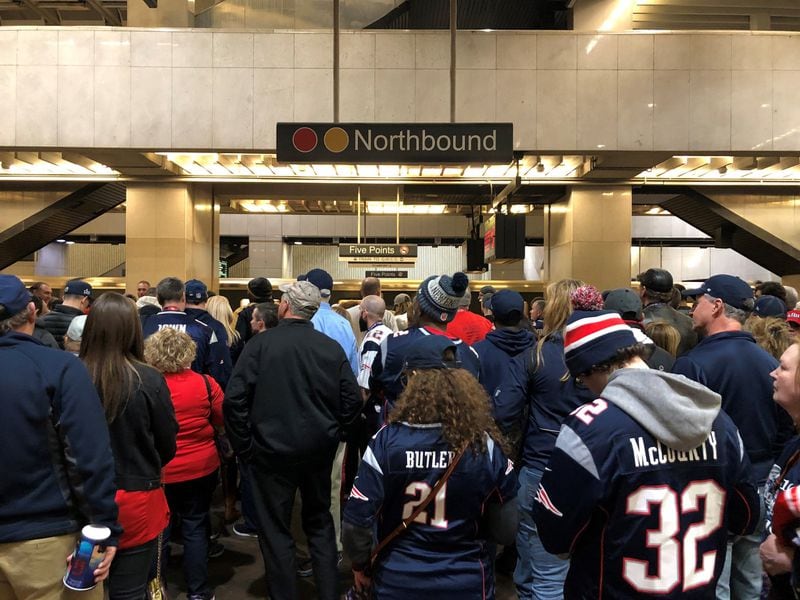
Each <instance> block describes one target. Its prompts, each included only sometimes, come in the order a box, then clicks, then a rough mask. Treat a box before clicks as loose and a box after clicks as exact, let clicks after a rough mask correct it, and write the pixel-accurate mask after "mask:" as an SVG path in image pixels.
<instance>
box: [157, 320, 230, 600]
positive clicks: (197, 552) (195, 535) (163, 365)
mask: <svg viewBox="0 0 800 600" xmlns="http://www.w3.org/2000/svg"><path fill="white" fill-rule="evenodd" d="M196 351H197V347H196V345H195V343H194V341H193V340H192V338H191V337H189V336H188V335H187V334H185V333H183V332H182V331H179V330H177V329H173V328H171V327H165V328H163V329H161V330H160V331H157V332H156V333H154V334H153V335H151V336H150V337H148V338H147V341H146V342H145V348H144V356H145V359H147V362H148V363H150V364H151V365H152V366H153V367H155V368H156V369H158V370H159V371H161V372H162V373H163V374H164V378H165V379H166V382H167V387H168V388H169V391H170V394H171V395H172V404H173V406H174V407H175V416H176V417H177V419H178V425H179V426H180V429H179V430H178V440H177V445H178V448H177V451H176V453H175V458H173V459H172V460H171V461H170V463H169V464H168V465H167V466H166V467H164V473H163V480H164V484H165V485H164V491H165V493H166V495H167V502H169V508H170V512H171V513H172V522H175V520H176V518H178V517H180V519H181V533H182V534H183V573H184V578H185V579H186V586H187V588H188V594H187V596H188V598H189V600H212V599H213V598H214V592H213V590H212V589H211V587H210V586H209V584H208V538H209V534H210V525H211V524H210V520H209V514H208V511H209V509H210V508H211V494H212V493H213V492H214V488H216V487H217V470H218V469H219V455H218V453H217V446H216V443H215V442H214V431H215V430H217V431H222V427H223V418H222V397H223V393H222V390H221V389H220V387H219V385H218V384H217V382H216V381H215V380H214V378H213V377H210V376H208V375H200V374H199V373H195V372H194V371H192V370H191V369H190V368H189V366H190V365H191V364H192V361H193V360H194V356H195V352H196ZM169 534H170V529H167V531H166V535H165V536H164V537H165V541H166V540H168V539H169ZM165 562H166V561H165Z"/></svg>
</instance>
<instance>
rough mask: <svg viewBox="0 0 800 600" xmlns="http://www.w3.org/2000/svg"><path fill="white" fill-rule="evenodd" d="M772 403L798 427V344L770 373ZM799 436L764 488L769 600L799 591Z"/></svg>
mask: <svg viewBox="0 0 800 600" xmlns="http://www.w3.org/2000/svg"><path fill="white" fill-rule="evenodd" d="M770 376H771V377H772V379H773V381H774V383H773V390H774V392H773V399H774V400H775V402H776V403H777V404H778V405H780V406H781V407H782V408H783V409H784V410H785V411H786V412H787V413H789V416H790V417H791V418H792V421H794V425H795V429H797V428H798V425H800V344H797V343H794V344H791V345H790V346H789V347H788V348H787V349H786V350H785V351H784V353H783V354H782V355H781V357H780V362H779V364H778V367H777V368H776V369H775V370H774V371H772V373H770ZM797 486H800V436H795V437H793V438H792V439H791V440H789V441H788V442H787V443H786V446H785V447H784V449H783V453H782V454H781V456H780V457H779V458H778V460H777V461H776V463H775V464H774V465H773V466H772V469H771V470H770V473H769V476H768V477H767V483H766V485H765V486H764V506H765V508H766V514H767V525H768V527H767V533H768V535H767V538H766V540H765V541H764V543H763V544H761V561H762V563H763V565H764V570H765V571H766V572H767V574H768V575H769V577H770V581H771V586H770V591H769V596H768V598H770V599H771V600H782V599H784V598H786V599H789V598H796V597H797V596H796V595H795V593H796V591H797V590H798V589H800V583H799V582H798V578H800V573H799V572H798V566H797V564H798V563H797V560H796V557H797V556H798V555H797V544H796V542H795V541H794V540H795V539H796V531H797V529H798V526H800V511H799V510H798V506H800V495H798V491H800V489H799V488H798V487H797Z"/></svg>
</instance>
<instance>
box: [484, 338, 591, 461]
mask: <svg viewBox="0 0 800 600" xmlns="http://www.w3.org/2000/svg"><path fill="white" fill-rule="evenodd" d="M493 399H494V410H495V415H494V416H495V420H496V421H497V424H498V425H499V426H500V429H501V430H502V431H503V432H511V431H513V430H514V428H515V427H517V426H518V425H520V419H521V418H522V417H523V416H524V414H525V410H526V409H527V410H528V416H527V419H526V421H525V422H524V423H523V424H522V428H523V433H524V437H523V441H522V465H523V466H525V467H533V468H535V469H538V470H540V471H543V470H544V468H545V466H547V461H548V459H549V458H550V454H551V453H552V452H553V447H554V446H555V443H556V437H557V436H558V431H559V429H560V428H561V423H562V421H563V420H564V419H565V418H566V417H567V415H569V413H571V412H572V411H573V410H575V409H576V408H578V407H579V406H580V405H582V404H585V403H587V402H591V401H592V400H594V394H592V393H591V392H590V391H589V390H588V388H585V387H583V386H579V385H578V384H576V383H575V379H574V378H573V377H570V376H569V372H568V370H567V365H566V363H565V362H564V340H563V338H562V337H561V335H559V334H553V335H551V336H550V337H549V338H548V339H547V340H546V341H545V342H544V344H543V345H542V352H541V356H539V355H538V346H533V347H531V349H530V350H529V351H527V352H522V353H521V354H519V355H517V357H516V358H514V359H513V360H512V361H511V364H510V365H509V366H508V368H507V370H506V374H505V376H504V377H503V380H502V381H501V383H500V385H499V386H498V387H497V389H496V391H495V394H494V398H493Z"/></svg>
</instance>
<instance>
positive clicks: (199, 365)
mask: <svg viewBox="0 0 800 600" xmlns="http://www.w3.org/2000/svg"><path fill="white" fill-rule="evenodd" d="M164 327H171V328H172V329H177V330H178V331H182V332H183V333H185V334H187V335H188V336H189V337H190V338H192V339H193V340H194V343H195V344H196V345H197V353H196V354H195V357H194V360H193V361H192V365H191V368H192V371H194V372H195V373H200V374H207V375H211V376H212V377H213V378H214V379H215V380H216V381H217V383H219V384H220V386H224V385H226V384H227V383H228V373H227V365H226V364H225V363H224V361H223V359H222V355H221V353H220V352H219V351H218V346H219V344H220V343H221V342H219V341H218V340H217V336H216V334H215V333H214V330H213V329H211V327H209V326H208V325H206V324H205V323H203V322H201V321H198V320H197V319H195V318H194V317H190V316H189V315H187V314H186V313H185V312H183V311H180V310H163V311H161V312H160V313H158V314H155V315H152V316H150V317H147V318H146V319H145V320H144V322H143V323H142V333H143V334H144V337H145V338H147V337H149V336H151V335H153V334H154V333H155V332H156V331H159V330H161V329H163V328H164Z"/></svg>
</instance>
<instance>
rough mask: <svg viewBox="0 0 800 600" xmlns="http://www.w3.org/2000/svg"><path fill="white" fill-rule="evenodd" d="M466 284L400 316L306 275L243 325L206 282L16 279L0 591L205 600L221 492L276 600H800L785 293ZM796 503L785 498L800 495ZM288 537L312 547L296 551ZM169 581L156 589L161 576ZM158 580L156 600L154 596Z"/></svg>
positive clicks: (268, 292) (5, 352)
mask: <svg viewBox="0 0 800 600" xmlns="http://www.w3.org/2000/svg"><path fill="white" fill-rule="evenodd" d="M638 279H639V280H638V289H634V288H619V289H613V290H605V291H602V292H601V291H599V290H597V289H595V288H594V287H593V286H592V285H590V284H589V283H587V282H583V281H579V280H574V279H565V280H561V281H556V282H553V283H550V284H549V285H548V286H547V287H546V289H545V294H544V297H541V298H533V299H532V300H531V301H530V302H526V301H525V300H524V299H523V297H522V296H521V295H520V294H519V293H517V292H515V291H513V290H510V289H499V290H498V289H495V288H493V287H492V286H483V287H481V288H479V289H478V290H477V292H478V293H477V298H476V299H475V302H473V296H472V292H471V291H470V282H469V280H468V278H467V276H466V275H465V274H464V273H455V274H453V275H452V276H451V275H448V274H442V275H432V276H430V277H428V278H426V279H425V280H424V281H423V282H422V283H421V284H420V286H419V288H418V289H417V290H416V293H415V294H413V295H411V294H406V293H402V294H397V296H396V297H395V298H394V299H393V302H392V303H390V304H388V305H387V302H386V300H384V297H383V294H382V290H381V285H380V281H379V280H378V279H376V278H372V277H368V278H366V279H364V281H363V282H362V285H361V288H360V296H361V298H360V300H357V301H352V302H349V303H348V302H345V301H340V302H339V303H333V304H332V299H333V297H334V283H335V282H334V280H333V278H332V277H331V275H330V274H329V273H328V272H326V271H325V270H323V269H312V270H311V271H309V272H308V273H305V274H303V275H301V276H299V277H298V278H297V280H296V281H292V282H290V283H287V284H284V285H282V286H280V289H279V293H276V292H278V290H274V289H273V287H272V283H271V282H270V281H269V280H268V279H266V278H264V277H257V278H254V279H252V280H251V281H250V282H249V284H248V289H247V292H248V299H249V303H245V305H244V306H241V307H237V309H236V310H233V308H232V307H231V305H230V303H229V301H228V299H227V298H225V297H224V296H221V295H215V294H213V293H212V292H210V291H209V290H208V288H207V286H206V285H205V284H204V283H203V282H202V281H199V280H196V279H193V280H189V281H186V282H184V281H182V280H180V279H178V278H175V277H167V278H164V279H162V280H161V281H160V282H158V283H157V285H156V286H155V287H152V286H151V284H150V283H149V282H148V281H140V282H139V283H138V284H137V288H136V295H127V296H126V295H123V294H119V293H115V292H107V293H104V294H102V295H99V297H95V293H94V290H93V289H92V286H91V285H89V283H87V282H85V281H83V280H71V281H69V282H67V284H66V286H65V287H64V289H63V293H62V295H61V298H55V297H54V294H53V291H52V289H51V288H50V286H48V285H47V284H46V283H44V282H38V283H35V284H34V285H32V286H30V287H29V288H26V287H25V286H24V285H23V283H22V282H21V281H20V280H19V279H18V278H17V277H15V276H12V275H0V369H3V373H2V376H1V377H0V397H2V398H3V402H2V403H0V439H2V444H3V450H4V454H5V456H6V465H7V468H6V473H5V475H4V477H3V478H2V479H0V497H2V498H3V501H2V503H0V598H9V599H12V598H18V599H25V598H30V599H34V598H37V599H38V598H71V597H73V594H75V592H73V591H71V590H69V589H67V588H66V587H65V586H64V584H63V583H62V577H63V575H64V572H65V564H66V563H68V562H69V561H70V560H71V559H72V550H73V549H74V547H75V543H76V539H77V538H78V537H79V535H80V530H81V528H82V527H83V526H84V525H86V524H92V525H96V526H100V527H107V528H108V530H109V531H110V532H111V536H110V537H109V538H108V539H107V540H106V541H105V542H104V547H105V554H104V555H103V559H102V561H101V562H100V563H99V565H98V566H97V568H96V570H95V572H94V576H95V582H96V583H97V584H100V583H101V582H102V583H103V585H97V586H96V587H95V588H94V589H92V590H88V591H84V592H78V593H79V594H80V595H82V597H86V598H89V597H91V598H102V597H103V593H104V591H105V593H106V594H107V596H108V597H109V598H110V599H111V600H121V599H125V600H127V599H135V600H141V599H143V598H146V597H153V595H154V594H155V592H154V589H156V590H159V593H161V594H165V593H166V594H169V593H170V591H169V590H170V589H171V588H170V584H172V583H174V582H170V581H167V580H166V573H165V570H164V568H163V566H164V564H166V562H167V561H168V559H169V556H170V551H171V549H172V547H173V545H174V542H175V540H176V538H177V537H178V536H179V537H180V540H181V541H182V545H183V556H182V566H183V578H184V582H183V583H184V585H185V588H186V589H187V596H188V598H189V599H190V600H213V599H214V598H215V591H214V589H213V587H212V585H211V582H210V581H209V574H208V560H209V557H210V556H214V555H215V554H218V553H219V552H222V551H224V548H222V546H221V545H220V544H219V543H218V542H216V541H215V540H214V536H213V532H212V525H211V519H210V516H209V515H210V510H211V506H212V498H213V497H214V494H215V490H217V488H218V487H220V486H221V492H222V493H221V497H222V498H223V502H224V513H225V520H226V522H227V523H229V524H230V525H231V529H232V532H233V533H234V534H235V535H239V536H242V537H247V538H252V539H253V540H257V543H258V547H259V549H260V553H261V555H262V558H263V562H264V569H265V573H266V581H267V589H268V593H269V597H270V598H272V599H273V600H283V599H286V600H293V599H295V598H297V597H298V580H297V578H298V576H299V577H313V578H314V582H315V586H316V594H317V596H318V597H319V598H321V599H330V600H332V599H334V598H337V597H339V593H340V592H339V590H340V565H341V563H342V561H343V559H344V558H345V557H346V558H347V559H348V562H349V564H350V565H351V567H352V579H353V586H352V588H351V589H350V590H349V591H348V597H350V598H377V599H390V598H422V597H437V598H443V599H444V598H453V599H456V598H458V599H459V600H463V599H465V598H481V599H487V598H494V596H495V575H496V573H498V572H509V573H513V580H514V585H515V587H516V591H517V594H518V597H519V598H521V599H537V600H550V599H557V598H581V599H583V598H601V597H610V598H637V597H643V596H657V597H663V598H722V599H728V598H736V599H748V600H749V599H752V600H756V599H759V598H762V597H765V598H767V597H768V598H773V599H783V598H795V597H800V595H797V594H800V560H798V559H800V553H798V552H796V548H797V546H800V486H799V485H798V484H800V460H799V459H800V437H797V436H796V435H795V434H796V427H797V424H798V423H799V422H800V421H798V420H799V419H800V338H798V337H797V332H798V329H800V311H799V310H798V309H797V293H796V292H795V291H794V290H793V289H792V288H788V287H784V286H781V285H780V284H777V283H774V282H766V283H761V282H757V284H756V285H755V289H753V287H751V286H750V285H749V284H748V283H746V282H745V281H743V280H742V279H740V278H738V277H736V276H733V275H727V274H718V275H713V276H711V277H709V278H708V279H707V280H706V281H704V282H703V284H702V285H701V286H700V287H698V288H696V289H689V290H687V289H685V288H682V287H681V286H679V285H676V284H675V283H674V282H673V278H672V275H671V274H670V273H669V272H668V271H665V270H663V269H657V268H653V269H648V270H647V271H646V272H644V273H642V274H641V275H640V276H639V278H638ZM795 486H798V487H795ZM293 518H295V519H299V521H300V522H301V523H302V529H303V533H304V538H305V539H298V536H296V535H293V530H292V520H293ZM154 586H155V588H154ZM164 586H166V590H164V589H163V588H164Z"/></svg>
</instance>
